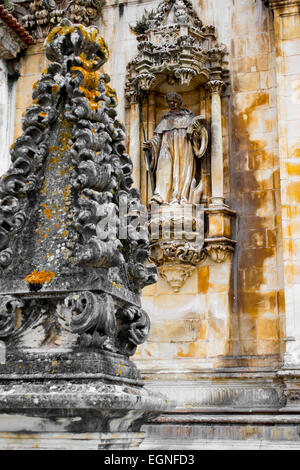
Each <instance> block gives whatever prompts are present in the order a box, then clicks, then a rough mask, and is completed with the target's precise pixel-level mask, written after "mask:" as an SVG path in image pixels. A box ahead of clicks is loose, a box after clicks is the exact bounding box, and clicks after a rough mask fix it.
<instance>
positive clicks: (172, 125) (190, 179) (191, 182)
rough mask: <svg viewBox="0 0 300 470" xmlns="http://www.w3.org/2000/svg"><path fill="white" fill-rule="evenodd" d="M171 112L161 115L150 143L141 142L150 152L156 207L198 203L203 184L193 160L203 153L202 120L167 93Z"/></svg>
mask: <svg viewBox="0 0 300 470" xmlns="http://www.w3.org/2000/svg"><path fill="white" fill-rule="evenodd" d="M166 101H167V103H168V106H169V108H170V111H169V112H168V113H167V114H165V115H164V117H163V118H162V120H161V122H160V123H159V124H158V126H157V128H156V129H155V131H154V136H153V137H152V139H151V140H149V141H146V142H144V143H143V149H144V150H145V151H149V150H150V151H151V169H152V171H153V173H154V176H155V179H156V185H155V191H154V194H153V195H152V199H151V202H152V203H156V204H187V203H193V204H198V203H199V202H200V199H201V194H202V181H200V182H197V181H196V161H195V157H198V158H201V157H203V155H204V154H205V152H206V149H207V145H208V134H207V130H206V129H205V127H204V125H203V123H204V117H203V116H196V117H195V116H193V114H192V112H191V111H189V110H188V109H185V108H182V98H181V96H180V95H179V94H178V93H168V94H167V95H166Z"/></svg>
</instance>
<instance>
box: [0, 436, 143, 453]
mask: <svg viewBox="0 0 300 470" xmlns="http://www.w3.org/2000/svg"><path fill="white" fill-rule="evenodd" d="M144 438H145V433H141V432H138V433H130V432H129V433H82V434H74V433H64V434H61V433H57V434H55V433H40V434H23V433H18V434H17V433H9V432H7V433H2V432H0V448H1V450H101V449H118V450H125V449H138V448H139V446H140V444H141V442H142V441H143V440H144Z"/></svg>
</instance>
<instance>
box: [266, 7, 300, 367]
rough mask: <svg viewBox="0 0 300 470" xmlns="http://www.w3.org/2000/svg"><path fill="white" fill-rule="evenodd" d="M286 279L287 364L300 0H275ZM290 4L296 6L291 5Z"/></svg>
mask: <svg viewBox="0 0 300 470" xmlns="http://www.w3.org/2000/svg"><path fill="white" fill-rule="evenodd" d="M271 3H272V7H273V11H274V24H275V40H276V56H277V59H276V73H277V103H278V120H279V126H278V132H279V155H280V180H281V181H280V186H281V199H282V229H283V262H284V280H285V313H286V337H287V338H286V339H287V348H286V357H285V364H286V366H290V367H292V368H293V367H294V368H296V367H299V360H300V320H299V309H300V307H299V305H300V304H299V283H300V275H299V273H300V251H299V250H300V245H299V236H300V225H299V221H300V189H299V188H300V172H299V169H300V167H299V156H300V150H299V149H300V135H299V132H300V118H299V104H300V14H299V7H300V2H282V1H273V2H271ZM287 3H290V4H291V5H288V4H287Z"/></svg>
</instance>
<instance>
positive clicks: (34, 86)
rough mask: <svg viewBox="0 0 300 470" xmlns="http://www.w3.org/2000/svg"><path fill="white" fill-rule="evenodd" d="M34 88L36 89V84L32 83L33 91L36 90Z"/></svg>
mask: <svg viewBox="0 0 300 470" xmlns="http://www.w3.org/2000/svg"><path fill="white" fill-rule="evenodd" d="M36 87H37V82H34V84H33V85H32V88H33V90H36Z"/></svg>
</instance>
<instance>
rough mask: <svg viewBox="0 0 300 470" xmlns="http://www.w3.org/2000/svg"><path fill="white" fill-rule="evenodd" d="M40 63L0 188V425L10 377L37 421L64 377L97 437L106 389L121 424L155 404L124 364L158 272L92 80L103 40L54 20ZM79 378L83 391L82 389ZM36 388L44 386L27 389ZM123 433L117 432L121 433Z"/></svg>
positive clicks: (112, 115) (103, 100)
mask: <svg viewBox="0 0 300 470" xmlns="http://www.w3.org/2000/svg"><path fill="white" fill-rule="evenodd" d="M46 55H47V58H48V59H49V60H50V62H51V63H50V65H49V67H48V68H47V69H46V70H45V71H44V73H43V75H42V77H41V79H40V80H39V81H38V82H37V83H36V84H35V85H34V86H33V88H34V90H33V104H32V105H31V106H30V107H29V108H28V109H27V110H26V112H25V114H24V117H23V130H24V133H23V135H22V136H21V137H19V138H18V139H17V140H16V142H15V144H14V145H13V146H12V148H11V158H12V162H13V163H12V166H11V168H10V169H9V171H8V172H7V174H6V175H4V176H3V177H2V179H1V182H0V250H1V251H0V265H1V274H0V293H1V294H0V338H1V340H4V342H5V345H6V361H5V364H2V365H0V395H1V393H2V395H1V396H2V399H1V403H2V408H1V407H0V421H1V409H3V407H4V408H5V410H7V409H9V410H10V413H11V412H13V411H14V410H16V409H17V408H18V407H20V406H21V408H22V407H23V405H22V404H20V403H19V402H18V398H16V399H14V400H12V399H11V398H10V397H7V396H6V389H5V386H4V385H3V380H4V378H12V377H13V378H14V380H16V382H15V387H16V390H19V394H20V396H23V397H24V396H28V397H29V398H28V401H27V402H26V403H24V407H25V408H26V410H27V411H25V413H27V412H28V413H30V415H31V416H41V414H40V411H39V410H37V408H38V407H37V406H36V401H34V400H36V396H38V397H39V398H38V400H40V402H42V401H43V402H44V403H43V408H45V409H48V411H49V410H50V409H51V410H52V411H49V413H50V414H51V413H55V412H54V411H53V408H55V407H56V406H57V407H58V408H61V404H62V403H61V402H60V403H58V401H57V399H58V397H56V398H54V399H53V400H54V401H51V403H50V402H47V396H48V392H49V388H50V387H51V385H50V383H48V382H47V380H50V382H52V383H53V380H58V381H60V380H63V381H66V380H67V379H68V380H69V381H70V382H68V380H67V382H64V385H60V386H61V387H62V388H61V391H62V393H65V394H66V395H65V396H67V397H68V398H66V401H67V402H68V400H69V402H68V403H73V405H72V406H75V405H74V403H75V404H76V400H75V395H76V393H77V392H78V394H79V395H78V396H80V397H81V398H80V399H79V398H78V400H79V402H80V400H83V401H84V400H90V398H89V397H90V396H91V393H92V392H93V393H92V394H94V395H93V396H94V399H93V403H92V404H91V403H90V402H89V404H88V403H87V402H85V403H84V406H83V407H84V408H89V407H90V408H93V407H96V409H97V410H98V411H97V413H98V415H99V410H101V409H102V408H103V409H104V410H106V411H105V413H104V414H105V417H104V415H103V416H102V415H101V416H100V418H99V416H98V417H97V416H96V415H97V413H96V414H95V423H94V424H95V426H96V428H97V431H98V430H99V429H100V428H101V430H102V431H105V432H108V431H110V427H109V422H110V417H111V418H115V414H114V413H115V412H116V410H115V409H114V406H115V403H114V402H113V401H110V398H109V397H112V396H116V395H118V400H119V401H120V403H121V402H122V393H123V392H122V387H121V389H120V388H119V389H118V391H116V390H115V389H114V385H113V384H118V386H123V385H124V384H125V385H126V386H129V385H130V386H131V387H132V388H131V392H130V393H131V394H132V397H136V398H135V401H132V400H129V401H128V400H127V401H126V400H125V401H123V402H122V403H121V405H120V403H118V406H119V407H121V408H122V409H123V412H122V413H121V415H120V416H123V415H124V416H125V414H126V413H127V412H129V413H131V415H130V416H131V418H130V423H131V424H132V422H134V420H135V419H139V420H140V419H141V416H143V413H144V412H145V411H146V409H147V410H148V411H147V412H149V411H150V410H151V412H153V410H154V409H156V410H157V409H159V408H160V407H161V406H162V403H163V402H162V401H161V399H160V398H159V399H158V401H157V398H155V396H154V397H153V396H152V395H151V394H149V392H147V391H143V392H141V385H142V383H141V381H140V378H139V373H138V371H137V369H136V367H135V365H134V364H133V363H132V362H131V361H130V360H129V356H130V355H132V354H134V352H135V350H136V347H137V345H139V344H141V343H143V342H144V341H145V339H146V338H147V336H148V334H149V328H150V322H149V317H148V315H147V313H146V312H145V311H144V310H142V309H141V306H140V290H141V288H142V287H144V286H145V285H147V284H152V283H153V282H156V280H157V273H156V267H155V266H154V265H150V264H149V265H148V266H145V262H146V260H147V258H148V231H147V224H146V220H147V219H146V218H145V217H144V225H143V224H139V220H142V221H143V216H144V214H145V208H144V207H143V206H142V205H141V203H140V196H139V193H138V191H137V190H136V189H134V188H131V185H132V177H131V172H132V163H131V159H130V157H129V156H128V155H127V154H126V153H125V145H124V138H125V133H124V126H123V125H122V124H121V123H120V122H119V121H118V119H117V113H116V110H115V108H116V105H117V98H116V93H115V91H114V90H113V89H112V88H111V87H110V86H109V84H108V82H109V77H108V76H107V75H106V74H102V73H100V72H99V71H98V70H99V68H100V66H101V65H102V64H103V63H104V62H105V61H106V60H107V57H108V48H107V46H106V44H105V42H104V40H103V38H102V37H100V36H99V34H98V30H97V29H96V28H94V27H90V28H87V27H85V26H83V25H74V24H72V23H70V22H69V21H68V20H64V21H63V22H62V23H61V25H59V26H57V27H56V28H55V29H53V30H52V32H51V33H50V35H49V36H48V38H47V41H46ZM140 225H141V226H140ZM24 377H26V380H28V381H29V382H28V383H25V384H24V382H23V378H24ZM78 378H79V379H80V380H88V381H89V382H88V383H87V385H86V389H82V386H81V385H80V384H79V383H77V382H76V380H77V379H78ZM19 379H20V380H19ZM40 379H43V381H44V382H43V383H44V385H43V386H41V389H39V391H38V392H37V391H36V390H35V391H33V388H34V385H33V384H35V382H36V380H40ZM100 379H101V380H102V379H103V380H104V381H107V380H109V382H110V384H111V385H110V387H108V386H105V387H106V388H105V387H104V385H103V383H102V382H99V380H100ZM74 381H75V382H74ZM91 382H92V384H94V385H95V384H96V385H95V387H96V388H95V387H94V385H93V387H94V388H93V387H92V388H93V391H92V392H91V390H90V389H89V384H90V383H91ZM57 383H58V382H57ZM125 385H124V386H125ZM1 387H2V388H1ZM3 387H4V388H3ZM55 387H56V386H54V388H55ZM103 387H104V389H103ZM119 392H120V393H119ZM32 394H33V395H34V396H35V398H34V399H33V395H32ZM74 394H75V395H74ZM85 394H86V395H85ZM95 394H96V395H95ZM142 395H143V396H144V398H143V397H142ZM18 396H19V395H18V393H17V391H16V394H15V395H14V397H18ZM120 396H121V398H120ZM3 397H4V398H3ZM87 397H88V398H87ZM148 399H149V400H150V401H149V402H147V400H148ZM16 400H17V401H16ZM51 400H52V398H51ZM107 400H108V401H107ZM145 400H146V402H147V404H146V402H145ZM129 402H130V403H129ZM3 403H4V404H3ZM80 403H81V404H80V406H82V402H80ZM137 403H140V405H138V406H137V405H136V404H137ZM68 406H69V405H68ZM68 406H67V407H66V411H64V412H63V413H68V412H69V411H67V409H68ZM116 406H117V405H116ZM130 406H131V407H132V408H130ZM128 407H129V409H128ZM28 410H29V411H28ZM108 410H110V411H108ZM126 410H127V411H126ZM130 410H131V411H130ZM134 410H138V411H136V413H135V411H134ZM81 411H82V410H81ZM73 412H74V410H73V411H71V414H72V413H73ZM77 412H78V410H77ZM79 414H80V413H79ZM60 416H61V414H60ZM72 416H75V415H74V414H73V415H72ZM76 416H77V415H76ZM99 419H100V421H99ZM96 421H97V422H96ZM84 422H85V421H84V418H83V423H84ZM99 422H100V423H102V424H101V426H102V427H101V426H100V428H99ZM97 423H98V424H97ZM130 423H129V421H128V422H127V421H126V420H125V422H124V423H123V424H122V422H120V423H119V424H120V426H122V430H126V429H127V428H128V426H129V424H130ZM126 426H127V428H126ZM96 428H95V429H96ZM114 429H115V428H114ZM86 431H90V428H89V429H87V428H86V427H84V426H83V427H80V428H79V431H78V432H86Z"/></svg>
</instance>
